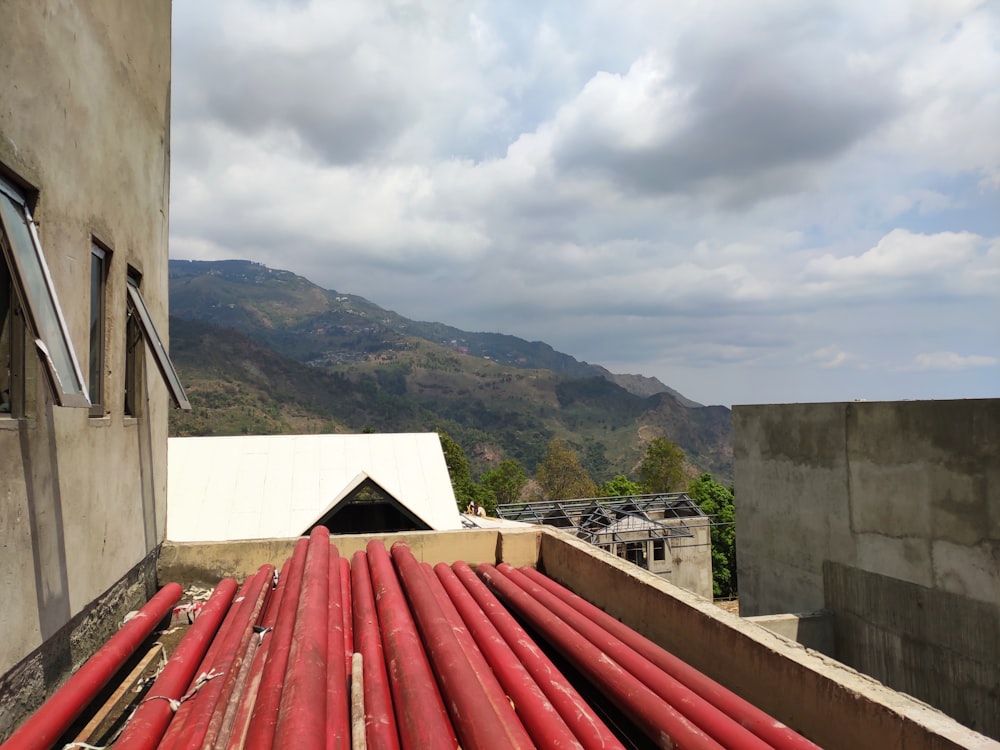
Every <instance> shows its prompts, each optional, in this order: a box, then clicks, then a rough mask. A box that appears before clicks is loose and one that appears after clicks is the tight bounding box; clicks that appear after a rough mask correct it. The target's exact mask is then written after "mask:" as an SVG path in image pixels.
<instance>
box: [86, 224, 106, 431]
mask: <svg viewBox="0 0 1000 750" xmlns="http://www.w3.org/2000/svg"><path fill="white" fill-rule="evenodd" d="M107 255H108V254H107V252H106V251H105V250H104V248H102V247H99V246H98V245H96V244H95V245H92V246H91V250H90V360H89V361H90V367H89V375H90V379H89V380H88V382H87V385H88V386H89V387H90V403H91V404H92V406H91V409H90V414H91V416H95V417H103V416H104V406H103V404H104V294H105V292H104V289H105V281H106V279H107V272H106V264H107Z"/></svg>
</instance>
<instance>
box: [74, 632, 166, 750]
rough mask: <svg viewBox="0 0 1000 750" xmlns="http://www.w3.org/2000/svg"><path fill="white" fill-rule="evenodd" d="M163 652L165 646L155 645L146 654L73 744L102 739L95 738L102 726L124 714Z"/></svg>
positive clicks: (88, 742) (89, 742)
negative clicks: (141, 682) (136, 690)
mask: <svg viewBox="0 0 1000 750" xmlns="http://www.w3.org/2000/svg"><path fill="white" fill-rule="evenodd" d="M162 651H163V644H161V643H154V644H153V646H152V647H151V648H150V649H149V651H147V652H146V654H145V656H143V657H142V658H141V659H140V660H139V663H138V664H136V665H135V669H133V670H132V671H131V672H129V674H128V677H126V678H125V679H124V680H123V681H122V683H121V684H120V685H119V686H118V688H117V689H116V690H115V692H113V693H112V694H111V695H110V696H109V697H108V699H107V701H105V703H104V705H103V706H101V707H100V708H99V709H98V710H97V712H96V713H95V714H94V716H93V717H92V718H91V720H90V721H89V722H87V726H85V727H84V728H83V729H82V730H80V733H79V734H78V735H77V736H76V739H74V740H73V742H85V743H87V744H91V740H98V739H100V737H95V736H93V735H94V734H95V733H96V732H97V731H98V730H99V729H100V727H101V725H102V724H104V722H105V721H106V720H107V719H108V717H110V716H117V715H118V714H120V713H121V712H122V710H123V709H124V707H125V706H127V705H128V704H129V703H130V702H131V701H132V700H133V699H134V697H135V696H134V694H132V693H133V690H134V689H135V686H136V684H137V683H138V682H139V680H140V679H141V678H142V676H143V675H144V674H145V673H146V672H147V671H148V670H149V665H150V664H152V663H153V660H154V659H158V658H159V657H160V654H161V653H162Z"/></svg>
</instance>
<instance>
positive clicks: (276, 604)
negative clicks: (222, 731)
mask: <svg viewBox="0 0 1000 750" xmlns="http://www.w3.org/2000/svg"><path fill="white" fill-rule="evenodd" d="M291 565H292V558H288V559H287V560H285V563H284V564H283V565H282V566H281V573H280V574H279V575H278V576H277V578H278V583H277V585H276V586H275V587H274V593H273V594H271V598H270V599H268V601H267V607H266V609H265V610H264V619H263V620H261V623H260V632H259V633H258V634H257V635H258V637H257V639H256V640H257V648H256V652H255V653H254V654H253V664H252V666H251V668H250V676H249V678H248V679H247V685H246V689H245V690H244V691H243V695H242V696H240V706H239V710H238V711H237V713H236V719H235V721H234V722H233V731H232V732H231V733H230V735H229V744H228V745H227V746H226V750H242V749H243V745H244V744H245V742H246V736H247V729H248V728H249V726H250V716H251V715H252V713H253V707H254V704H255V703H256V702H257V695H258V692H259V690H260V683H261V677H262V676H263V674H264V664H265V663H266V662H267V654H268V651H269V650H270V647H271V642H272V641H273V640H274V636H273V635H271V633H273V632H274V624H275V622H276V621H277V619H278V612H280V611H281V603H282V601H284V598H285V589H286V588H287V583H288V570H289V568H290V567H291ZM253 643H254V642H253V641H251V645H252V644H253Z"/></svg>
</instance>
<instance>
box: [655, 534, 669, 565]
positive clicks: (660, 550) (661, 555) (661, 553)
mask: <svg viewBox="0 0 1000 750" xmlns="http://www.w3.org/2000/svg"><path fill="white" fill-rule="evenodd" d="M653 559H654V560H659V561H662V560H666V559H667V545H666V542H664V541H663V540H662V539H654V540H653Z"/></svg>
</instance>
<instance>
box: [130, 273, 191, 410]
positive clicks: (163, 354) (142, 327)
mask: <svg viewBox="0 0 1000 750" xmlns="http://www.w3.org/2000/svg"><path fill="white" fill-rule="evenodd" d="M139 281H140V279H139V275H138V273H137V272H135V271H134V270H133V269H129V276H128V284H127V287H128V325H127V326H126V331H127V341H126V354H125V413H126V414H129V415H132V416H135V415H136V408H137V407H138V398H137V396H138V393H139V387H140V383H141V374H142V373H141V369H140V368H141V363H142V359H141V357H140V354H141V353H142V346H141V344H142V340H143V339H145V341H146V343H147V344H148V345H149V350H150V353H151V354H152V355H153V361H154V362H156V367H157V369H158V370H159V371H160V375H162V376H163V380H164V382H165V383H166V384H167V390H168V391H169V392H170V397H171V398H172V399H173V401H174V404H175V405H177V406H178V407H180V408H181V409H190V408H191V404H190V403H189V402H188V399H187V395H186V394H185V393H184V386H182V385H181V379H180V378H179V377H178V376H177V371H176V370H175V369H174V365H173V363H172V362H171V361H170V357H169V356H168V355H167V350H166V347H164V346H163V340H162V339H161V338H160V335H159V333H157V331H156V327H155V326H154V325H153V320H152V318H150V317H149V310H148V309H147V308H146V303H145V301H144V300H143V299H142V294H141V293H140V292H139Z"/></svg>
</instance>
